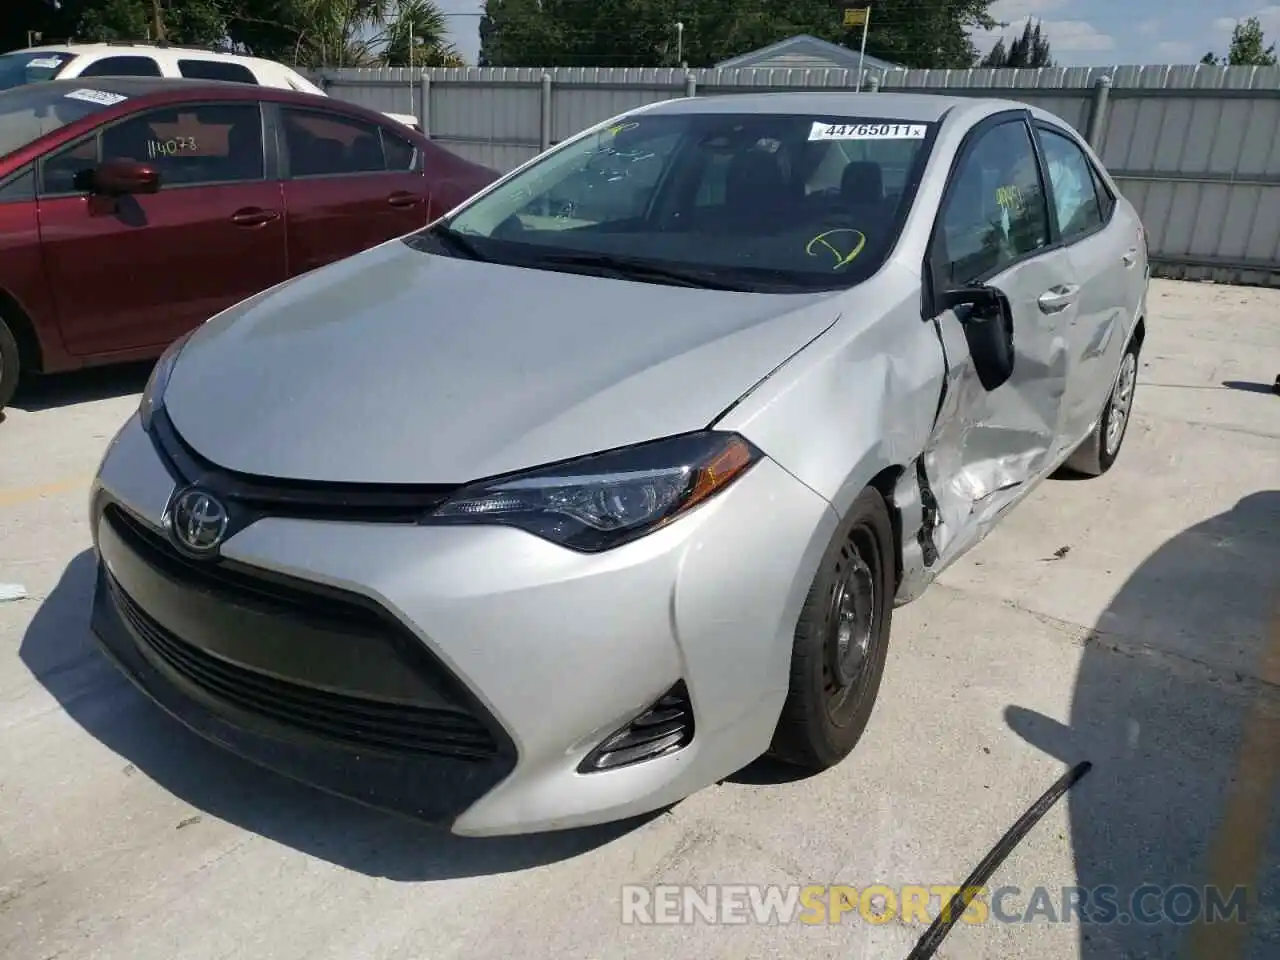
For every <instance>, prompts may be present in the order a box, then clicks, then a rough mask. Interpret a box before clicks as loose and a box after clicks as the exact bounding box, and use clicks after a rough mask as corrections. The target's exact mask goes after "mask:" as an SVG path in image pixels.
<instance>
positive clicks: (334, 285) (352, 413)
mask: <svg viewBox="0 0 1280 960" xmlns="http://www.w3.org/2000/svg"><path fill="white" fill-rule="evenodd" d="M830 297H831V295H830V294H813V295H807V294H804V295H779V294H754V293H738V292H727V291H711V290H696V289H690V288H684V287H671V286H659V285H657V284H648V283H636V282H629V281H621V280H614V279H608V278H601V277H592V276H583V275H580V274H569V273H558V272H552V271H544V270H533V269H528V268H522V267H511V266H505V265H499V264H491V263H481V262H477V261H472V260H464V259H456V258H452V257H447V256H436V255H432V254H429V253H423V252H421V251H418V250H415V249H413V248H411V247H410V246H408V245H407V244H405V243H403V242H401V241H399V240H393V241H390V242H388V243H385V244H382V245H380V246H378V247H374V248H373V249H371V250H368V251H365V252H364V253H361V254H357V255H356V256H354V257H350V258H348V259H346V260H342V261H339V262H338V263H335V264H332V265H330V266H328V267H324V268H321V269H320V270H317V271H315V272H313V273H309V274H306V275H304V276H302V277H298V278H295V279H294V280H291V281H289V282H287V283H284V284H282V285H280V286H278V287H275V288H273V289H271V290H269V291H267V292H266V293H263V294H259V295H258V296H256V297H253V298H251V299H250V300H247V301H245V302H243V303H241V304H239V305H238V306H236V307H233V308H231V309H230V310H227V311H225V312H223V313H222V314H219V315H218V316H216V317H214V318H213V319H212V320H210V321H209V322H208V323H206V324H204V325H203V326H202V327H201V328H199V329H198V330H197V332H196V333H195V335H194V336H192V338H191V339H190V340H189V341H188V342H187V345H186V347H185V348H184V349H183V351H182V353H181V355H180V357H179V359H178V362H177V364H176V365H175V367H174V370H173V373H172V376H171V378H170V380H169V385H168V388H167V390H166V393H165V398H164V406H165V408H166V410H167V411H168V414H169V417H170V419H171V420H172V421H173V424H174V426H175V427H176V428H177V430H178V432H179V433H180V434H181V435H182V437H183V438H184V439H185V440H186V441H187V443H189V444H190V445H191V446H192V447H193V448H194V449H195V450H196V451H197V452H199V453H200V454H202V455H203V456H204V457H206V458H207V459H209V460H211V461H213V462H214V463H216V464H218V465H220V466H222V467H224V468H226V469H230V470H236V471H240V472H244V473H249V474H256V475H258V476H264V477H278V478H294V479H306V480H318V481H347V482H363V483H423V484H426V483H431V484H436V483H440V484H457V483H466V482H470V481H473V480H477V479H480V478H484V477H489V476H493V475H496V474H502V473H508V472H511V471H516V470H522V469H527V468H530V467H534V466H538V465H541V464H545V463H550V462H554V461H558V460H565V459H569V458H571V457H575V456H580V455H584V454H589V453H595V452H598V451H601V450H606V449H610V448H613V447H619V446H625V445H628V444H633V443H639V442H642V441H645V440H653V439H658V438H661V437H664V436H670V435H672V434H677V433H683V432H687V431H691V430H698V429H702V428H704V427H706V426H708V425H709V424H711V423H712V422H713V421H714V420H715V419H716V418H717V417H718V416H719V415H720V414H721V413H722V412H723V411H724V410H725V409H726V408H727V407H729V406H730V405H731V404H733V403H734V402H735V401H736V400H738V399H739V398H741V397H742V395H743V394H744V393H746V392H747V391H749V390H750V389H751V388H752V386H754V385H755V384H756V383H758V382H759V381H760V380H761V379H763V378H764V377H766V376H768V374H769V373H770V372H771V371H772V370H773V369H774V368H775V367H777V366H778V365H779V364H780V363H782V362H783V361H784V360H786V359H787V358H788V357H790V356H791V355H792V354H794V353H795V352H796V351H797V350H799V349H800V348H801V347H803V346H804V345H805V344H806V343H808V342H809V341H810V340H812V339H813V338H814V337H816V336H817V335H818V334H819V333H821V332H822V331H823V330H824V329H826V328H827V327H829V326H830V325H831V324H832V323H833V322H834V321H835V320H836V312H835V304H834V303H832V302H830Z"/></svg>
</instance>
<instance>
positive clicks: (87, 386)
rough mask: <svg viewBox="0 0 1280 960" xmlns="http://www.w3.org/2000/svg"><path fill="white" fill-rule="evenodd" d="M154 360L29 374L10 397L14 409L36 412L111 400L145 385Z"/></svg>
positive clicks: (138, 389) (136, 391)
mask: <svg viewBox="0 0 1280 960" xmlns="http://www.w3.org/2000/svg"><path fill="white" fill-rule="evenodd" d="M154 366H155V363H154V361H150V360H148V361H145V362H142V363H122V364H117V365H114V366H109V367H93V368H91V369H89V370H76V371H74V372H72V373H55V374H50V375H48V376H38V377H28V378H26V379H24V380H23V381H22V383H21V384H20V385H19V386H18V392H17V393H16V394H15V395H14V397H13V399H12V400H10V401H9V406H10V407H12V408H14V409H15V410H23V411H25V412H27V413H37V412H38V411H40V410H51V409H54V408H55V407H69V406H72V405H73V404H77V403H86V402H88V401H90V400H110V399H113V398H115V397H124V396H128V395H129V394H131V393H141V392H142V388H143V387H145V386H146V385H147V377H149V376H150V375H151V368H152V367H154Z"/></svg>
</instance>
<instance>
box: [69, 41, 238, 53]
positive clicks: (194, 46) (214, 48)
mask: <svg viewBox="0 0 1280 960" xmlns="http://www.w3.org/2000/svg"><path fill="white" fill-rule="evenodd" d="M79 42H80V43H85V42H86V41H83V40H81V41H79ZM87 42H90V43H92V42H95V41H87ZM96 42H98V43H102V44H105V45H106V46H108V47H156V48H157V49H160V50H164V49H175V50H203V51H205V52H208V53H232V52H233V51H231V50H228V49H227V48H226V47H220V46H218V45H217V44H212V43H211V44H199V43H170V42H169V41H168V40H99V41H96Z"/></svg>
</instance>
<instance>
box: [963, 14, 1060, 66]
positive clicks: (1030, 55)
mask: <svg viewBox="0 0 1280 960" xmlns="http://www.w3.org/2000/svg"><path fill="white" fill-rule="evenodd" d="M978 65H979V66H981V67H1007V68H1014V69H1025V68H1031V67H1052V66H1053V56H1052V54H1051V52H1050V50H1049V39H1048V38H1047V37H1045V36H1044V34H1043V32H1042V29H1041V25H1040V23H1039V22H1038V21H1037V22H1036V23H1035V25H1034V26H1033V25H1032V23H1031V20H1030V19H1028V20H1027V23H1026V26H1024V27H1023V28H1022V35H1021V36H1018V37H1014V38H1013V40H1012V41H1011V42H1010V43H1009V45H1008V46H1007V47H1006V46H1005V43H1004V38H1003V37H1001V38H1000V39H999V40H997V41H996V45H995V46H994V47H992V48H991V52H990V53H988V54H987V55H986V56H985V57H983V58H982V61H981V63H979V64H978Z"/></svg>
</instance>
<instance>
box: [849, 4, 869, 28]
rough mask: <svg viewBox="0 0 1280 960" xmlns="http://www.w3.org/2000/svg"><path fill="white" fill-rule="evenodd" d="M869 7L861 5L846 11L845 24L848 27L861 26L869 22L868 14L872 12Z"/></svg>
mask: <svg viewBox="0 0 1280 960" xmlns="http://www.w3.org/2000/svg"><path fill="white" fill-rule="evenodd" d="M870 12H871V11H870V9H869V8H867V7H860V8H859V9H857V10H848V9H846V10H845V12H844V25H845V26H846V27H861V26H863V25H864V24H865V23H866V22H867V14H868V13H870Z"/></svg>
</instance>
